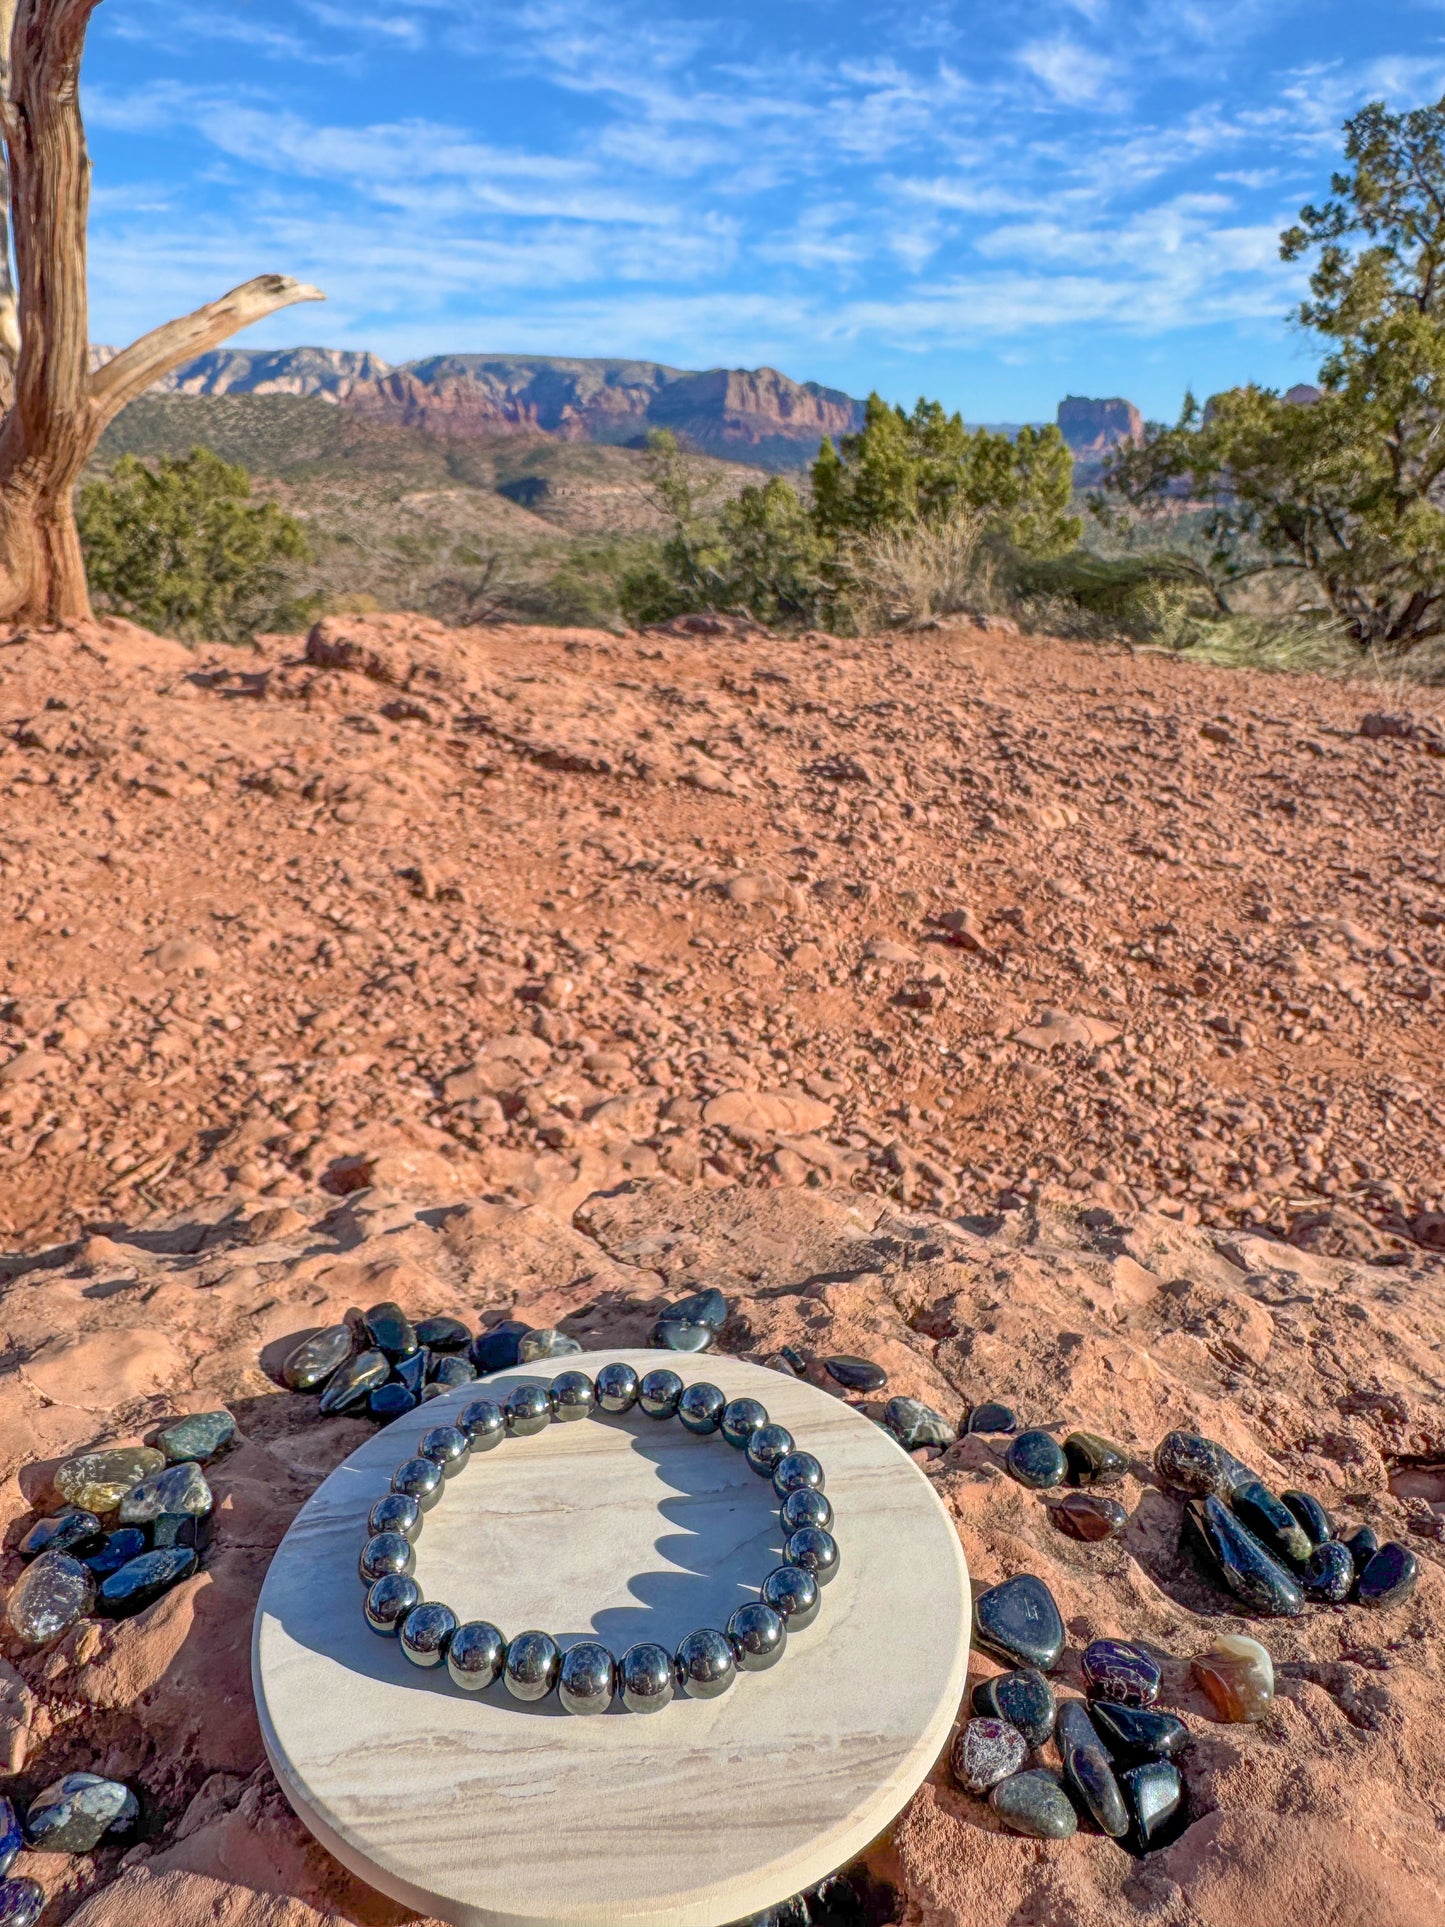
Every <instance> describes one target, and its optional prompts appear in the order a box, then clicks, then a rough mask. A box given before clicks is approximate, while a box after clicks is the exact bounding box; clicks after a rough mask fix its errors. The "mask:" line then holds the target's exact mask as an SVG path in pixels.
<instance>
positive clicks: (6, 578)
mask: <svg viewBox="0 0 1445 1927" xmlns="http://www.w3.org/2000/svg"><path fill="white" fill-rule="evenodd" d="M5 4H9V5H11V6H13V7H15V23H14V30H13V33H12V35H11V40H10V67H11V73H10V87H9V90H8V93H7V95H6V97H5V99H4V100H3V102H0V117H3V129H4V136H5V146H6V150H7V154H8V158H9V164H10V190H11V217H12V220H13V224H14V232H15V258H16V264H17V266H18V269H19V280H20V349H19V356H18V361H17V365H16V375H15V399H14V403H13V405H12V407H11V409H10V412H9V413H8V414H7V416H6V417H5V421H4V425H3V427H0V620H10V621H21V622H69V621H76V620H80V619H83V618H85V617H88V616H89V615H90V596H89V593H88V591H87V589H86V584H85V565H84V562H83V560H82V558H81V553H80V538H79V536H78V535H77V533H76V527H75V513H74V508H73V505H72V491H73V490H74V487H75V483H76V480H77V478H78V477H79V475H80V471H81V470H82V468H84V466H85V464H86V462H87V460H88V459H89V457H90V456H91V454H92V453H93V452H94V449H95V445H96V443H97V442H98V441H99V440H100V437H101V435H102V433H103V432H104V430H105V427H106V424H107V423H108V422H110V421H112V420H113V419H114V417H115V416H116V415H117V414H118V413H119V412H120V410H121V409H122V408H124V406H125V405H126V403H127V402H128V401H131V400H133V399H134V397H135V396H136V395H139V394H140V393H141V392H142V391H143V390H144V389H146V388H148V387H149V386H150V384H151V383H152V382H153V381H155V380H157V379H158V378H159V377H160V376H161V375H163V374H165V373H166V371H167V370H168V369H171V368H174V367H176V366H178V364H179V363H181V362H183V361H188V360H189V359H190V358H191V357H192V356H193V355H198V354H202V353H204V352H205V350H206V349H207V348H213V347H215V345H216V344H217V343H218V342H221V341H224V340H225V339H226V337H227V336H228V335H230V334H233V333H234V332H235V331H236V329H237V328H244V327H246V326H248V325H249V323H251V322H253V321H259V320H260V319H261V318H262V316H263V315H268V314H271V313H273V312H274V311H275V310H276V309H278V308H284V307H287V306H289V305H290V304H291V303H292V302H294V301H320V300H323V299H324V298H325V297H324V296H323V295H322V294H321V293H320V291H319V290H318V289H316V288H309V287H306V286H304V285H303V284H302V283H301V282H299V281H293V280H292V279H291V278H290V277H289V276H288V275H282V274H267V275H260V276H258V277H257V278H256V279H255V280H254V281H247V282H246V283H245V284H244V285H243V286H241V287H239V288H234V289H232V291H231V293H230V294H227V295H223V296H222V297H221V299H220V300H219V301H212V302H209V303H207V305H206V306H205V307H203V308H198V309H197V310H196V311H195V313H194V314H189V315H185V316H183V317H182V318H181V319H180V320H178V321H169V322H167V323H166V324H165V326H164V327H161V328H155V329H152V331H151V332H150V333H149V334H147V335H142V337H141V338H140V340H139V341H136V342H133V343H132V344H131V346H130V347H129V348H127V349H125V350H124V351H123V352H122V353H120V354H119V355H117V356H116V357H115V359H114V360H113V361H110V362H108V363H107V364H106V365H105V367H104V368H101V369H99V370H98V371H97V372H96V373H95V374H94V375H92V374H91V373H90V372H89V366H88V363H89V347H90V339H89V336H90V315H89V306H88V301H87V294H86V274H85V230H86V216H87V212H88V207H89V199H90V159H89V156H88V155H87V153H86V151H85V129H84V127H83V126H82V124H81V118H80V57H81V54H82V52H83V50H84V47H85V32H86V28H87V27H88V26H89V24H90V16H91V14H92V13H94V11H95V9H96V7H97V6H98V5H99V0H18V6H17V5H16V0H0V6H3V5H5ZM0 26H3V16H0Z"/></svg>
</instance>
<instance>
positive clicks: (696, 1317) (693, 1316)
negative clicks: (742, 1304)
mask: <svg viewBox="0 0 1445 1927" xmlns="http://www.w3.org/2000/svg"><path fill="white" fill-rule="evenodd" d="M657 1316H658V1323H659V1324H663V1323H667V1324H673V1323H676V1324H679V1325H707V1326H709V1327H710V1328H711V1329H712V1330H713V1331H715V1332H720V1331H721V1330H722V1328H723V1326H724V1325H725V1324H726V1323H727V1322H728V1301H727V1299H726V1298H724V1297H723V1295H722V1293H721V1292H720V1291H719V1290H718V1288H717V1286H716V1285H709V1286H707V1288H706V1289H705V1290H703V1291H694V1292H692V1293H691V1294H690V1295H689V1296H688V1297H686V1298H679V1299H678V1301H677V1303H676V1304H674V1305H666V1306H664V1308H663V1309H662V1310H661V1311H660V1312H659V1313H658V1315H657Z"/></svg>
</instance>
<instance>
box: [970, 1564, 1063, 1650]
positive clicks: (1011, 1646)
mask: <svg viewBox="0 0 1445 1927" xmlns="http://www.w3.org/2000/svg"><path fill="white" fill-rule="evenodd" d="M973 1626H974V1638H975V1639H976V1640H977V1642H978V1644H979V1645H980V1646H982V1647H983V1648H984V1650H985V1651H986V1652H990V1653H992V1654H993V1655H994V1656H995V1657H996V1658H998V1659H1005V1660H1008V1661H1009V1662H1010V1663H1011V1664H1012V1665H1015V1666H1036V1667H1037V1668H1038V1669H1039V1671H1040V1672H1043V1673H1048V1672H1052V1671H1053V1669H1054V1667H1055V1666H1057V1665H1058V1663H1059V1655H1060V1654H1061V1653H1062V1652H1063V1650H1064V1622H1063V1619H1062V1618H1061V1617H1060V1614H1059V1609H1058V1607H1057V1605H1056V1604H1055V1603H1054V1595H1053V1594H1052V1593H1051V1592H1050V1591H1049V1589H1048V1587H1047V1586H1046V1585H1045V1584H1044V1582H1043V1580H1042V1579H1040V1578H1038V1577H1037V1576H1036V1575H1035V1574H1034V1573H1031V1572H1023V1573H1020V1574H1019V1575H1018V1577H1017V1578H1016V1579H1005V1580H1004V1582H1003V1584H1002V1585H1001V1586H990V1587H989V1588H988V1590H987V1591H986V1592H981V1593H980V1594H979V1595H978V1597H977V1598H976V1599H975V1601H974V1606H973Z"/></svg>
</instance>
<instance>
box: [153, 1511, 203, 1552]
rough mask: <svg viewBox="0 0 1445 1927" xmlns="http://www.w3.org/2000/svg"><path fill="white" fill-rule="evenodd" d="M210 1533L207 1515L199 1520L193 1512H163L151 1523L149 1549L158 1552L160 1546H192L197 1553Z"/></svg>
mask: <svg viewBox="0 0 1445 1927" xmlns="http://www.w3.org/2000/svg"><path fill="white" fill-rule="evenodd" d="M210 1531H211V1520H210V1515H209V1514H207V1515H206V1517H205V1518H199V1517H197V1515H196V1514H195V1513H194V1512H163V1513H162V1514H161V1516H160V1517H159V1518H158V1519H155V1520H152V1522H151V1529H150V1532H151V1549H152V1551H156V1552H158V1551H159V1550H160V1549H161V1547H162V1546H194V1547H195V1549H196V1551H197V1552H198V1553H199V1552H200V1551H201V1550H202V1548H203V1547H204V1546H205V1544H206V1542H207V1540H208V1539H209V1538H210Z"/></svg>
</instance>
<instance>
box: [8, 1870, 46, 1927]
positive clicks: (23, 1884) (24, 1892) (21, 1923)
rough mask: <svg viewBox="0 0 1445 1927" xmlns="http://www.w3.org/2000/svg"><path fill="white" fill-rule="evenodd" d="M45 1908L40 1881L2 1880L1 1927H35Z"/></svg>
mask: <svg viewBox="0 0 1445 1927" xmlns="http://www.w3.org/2000/svg"><path fill="white" fill-rule="evenodd" d="M44 1908H45V1889H44V1888H43V1887H42V1886H41V1884H40V1882H39V1881H38V1880H25V1879H20V1878H17V1879H15V1880H0V1927H35V1923H36V1921H37V1920H39V1918H40V1916H41V1913H42V1912H43V1911H44Z"/></svg>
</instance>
